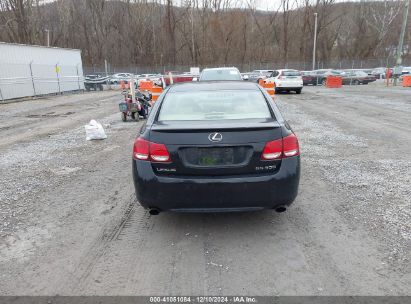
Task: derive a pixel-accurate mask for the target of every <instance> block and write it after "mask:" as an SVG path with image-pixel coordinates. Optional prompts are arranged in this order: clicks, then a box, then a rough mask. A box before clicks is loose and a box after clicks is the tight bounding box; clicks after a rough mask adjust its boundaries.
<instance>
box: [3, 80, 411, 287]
mask: <svg viewBox="0 0 411 304" xmlns="http://www.w3.org/2000/svg"><path fill="white" fill-rule="evenodd" d="M120 98H121V95H120V93H119V92H96V93H94V92H93V93H87V94H78V95H69V96H62V97H49V98H46V99H38V100H34V101H24V102H19V103H13V104H6V105H1V104H0V185H1V188H0V276H2V277H1V283H0V294H2V295H23V294H24V295H95V294H97V295H151V294H166V295H181V294H183V295H198V294H202V295H220V294H221V295H233V294H252V295H410V286H411V275H410V274H411V266H410V264H411V263H410V258H411V257H410V252H411V250H410V249H411V187H410V184H411V183H410V181H411V157H410V153H409V147H410V145H411V132H410V131H411V119H410V117H411V90H410V89H408V90H407V89H405V88H400V87H398V88H389V89H387V88H385V87H383V86H382V85H380V84H372V85H368V86H352V87H344V88H342V89H326V88H322V87H306V88H304V90H303V93H302V94H301V95H296V94H284V95H277V96H276V102H277V103H278V104H279V106H280V108H281V110H282V112H283V114H284V116H285V117H286V118H287V119H288V120H289V122H290V124H291V126H292V127H293V129H294V131H295V132H296V134H297V135H298V137H299V139H300V144H301V149H302V177H301V187H300V193H299V196H298V198H297V200H296V201H295V203H294V204H293V205H292V207H291V208H290V209H288V211H287V212H286V213H283V214H277V213H274V212H271V211H262V212H253V213H236V214H175V213H174V214H173V213H162V214H160V215H159V216H150V215H149V214H148V213H147V212H146V211H145V210H144V209H142V208H141V207H140V206H139V205H138V204H136V203H135V196H134V190H133V186H132V179H131V166H130V162H131V149H132V143H133V139H134V137H135V135H136V133H137V130H138V128H139V126H140V125H141V122H139V123H136V122H127V123H123V122H121V120H120V115H119V113H118V112H117V103H118V101H119V100H120ZM90 119H97V120H99V121H100V122H102V123H104V124H109V125H110V127H109V128H106V133H107V135H108V138H107V139H106V140H103V141H93V142H88V141H86V140H85V132H84V125H85V124H86V123H87V122H88V121H89V120H90Z"/></svg>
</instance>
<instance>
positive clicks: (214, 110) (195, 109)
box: [158, 90, 272, 121]
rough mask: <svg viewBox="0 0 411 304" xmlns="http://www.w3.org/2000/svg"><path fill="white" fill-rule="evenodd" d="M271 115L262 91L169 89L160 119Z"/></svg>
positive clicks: (221, 118) (207, 118)
mask: <svg viewBox="0 0 411 304" xmlns="http://www.w3.org/2000/svg"><path fill="white" fill-rule="evenodd" d="M253 118H266V119H268V118H272V115H271V112H270V110H269V108H268V104H267V101H266V99H265V98H264V95H263V94H262V93H261V92H260V91H251V90H237V91H230V90H224V91H197V92H174V93H168V94H167V95H166V97H165V99H164V101H163V103H162V105H161V109H160V114H159V116H158V121H175V120H225V119H253Z"/></svg>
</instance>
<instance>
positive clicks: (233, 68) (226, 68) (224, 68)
mask: <svg viewBox="0 0 411 304" xmlns="http://www.w3.org/2000/svg"><path fill="white" fill-rule="evenodd" d="M212 70H237V71H238V69H237V68H236V67H221V68H206V69H203V71H212Z"/></svg>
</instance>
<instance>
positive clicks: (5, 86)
mask: <svg viewBox="0 0 411 304" xmlns="http://www.w3.org/2000/svg"><path fill="white" fill-rule="evenodd" d="M83 89H84V77H83V65H82V61H81V51H80V50H75V49H63V48H56V47H44V46H37V45H23V44H14V43H4V42H0V102H1V101H2V100H7V99H12V98H20V97H27V96H38V95H44V94H52V93H62V92H66V91H75V90H83Z"/></svg>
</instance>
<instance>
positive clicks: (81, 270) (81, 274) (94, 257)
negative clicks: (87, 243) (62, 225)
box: [72, 194, 136, 294]
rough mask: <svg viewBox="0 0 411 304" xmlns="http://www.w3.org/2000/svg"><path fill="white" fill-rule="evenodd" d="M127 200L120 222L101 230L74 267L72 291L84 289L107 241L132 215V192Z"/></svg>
mask: <svg viewBox="0 0 411 304" xmlns="http://www.w3.org/2000/svg"><path fill="white" fill-rule="evenodd" d="M129 202H130V203H129V205H128V207H127V209H126V211H125V213H124V215H123V217H122V218H121V220H120V222H119V223H118V224H116V225H115V226H114V228H109V229H103V230H102V233H101V234H100V236H99V237H98V238H97V239H96V240H95V242H94V244H93V245H92V246H91V247H90V248H89V250H88V252H87V253H86V255H85V256H84V258H83V259H82V260H81V261H80V264H79V265H78V266H77V267H76V270H75V273H74V277H75V278H74V279H75V282H76V283H75V286H74V288H73V290H72V291H73V293H76V294H80V292H81V291H83V290H84V288H85V284H84V283H85V282H86V281H87V278H88V276H89V275H90V273H91V272H92V271H93V268H94V266H95V264H96V263H97V262H98V261H99V259H100V258H101V257H102V256H103V255H104V253H105V252H106V250H107V247H108V245H109V243H110V242H111V241H113V240H114V239H116V238H117V237H118V236H119V235H120V234H121V231H122V230H123V229H124V226H125V225H126V223H127V221H128V220H129V218H130V217H131V216H132V215H133V213H134V209H135V204H136V203H135V197H134V194H132V195H131V196H130V199H129Z"/></svg>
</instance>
